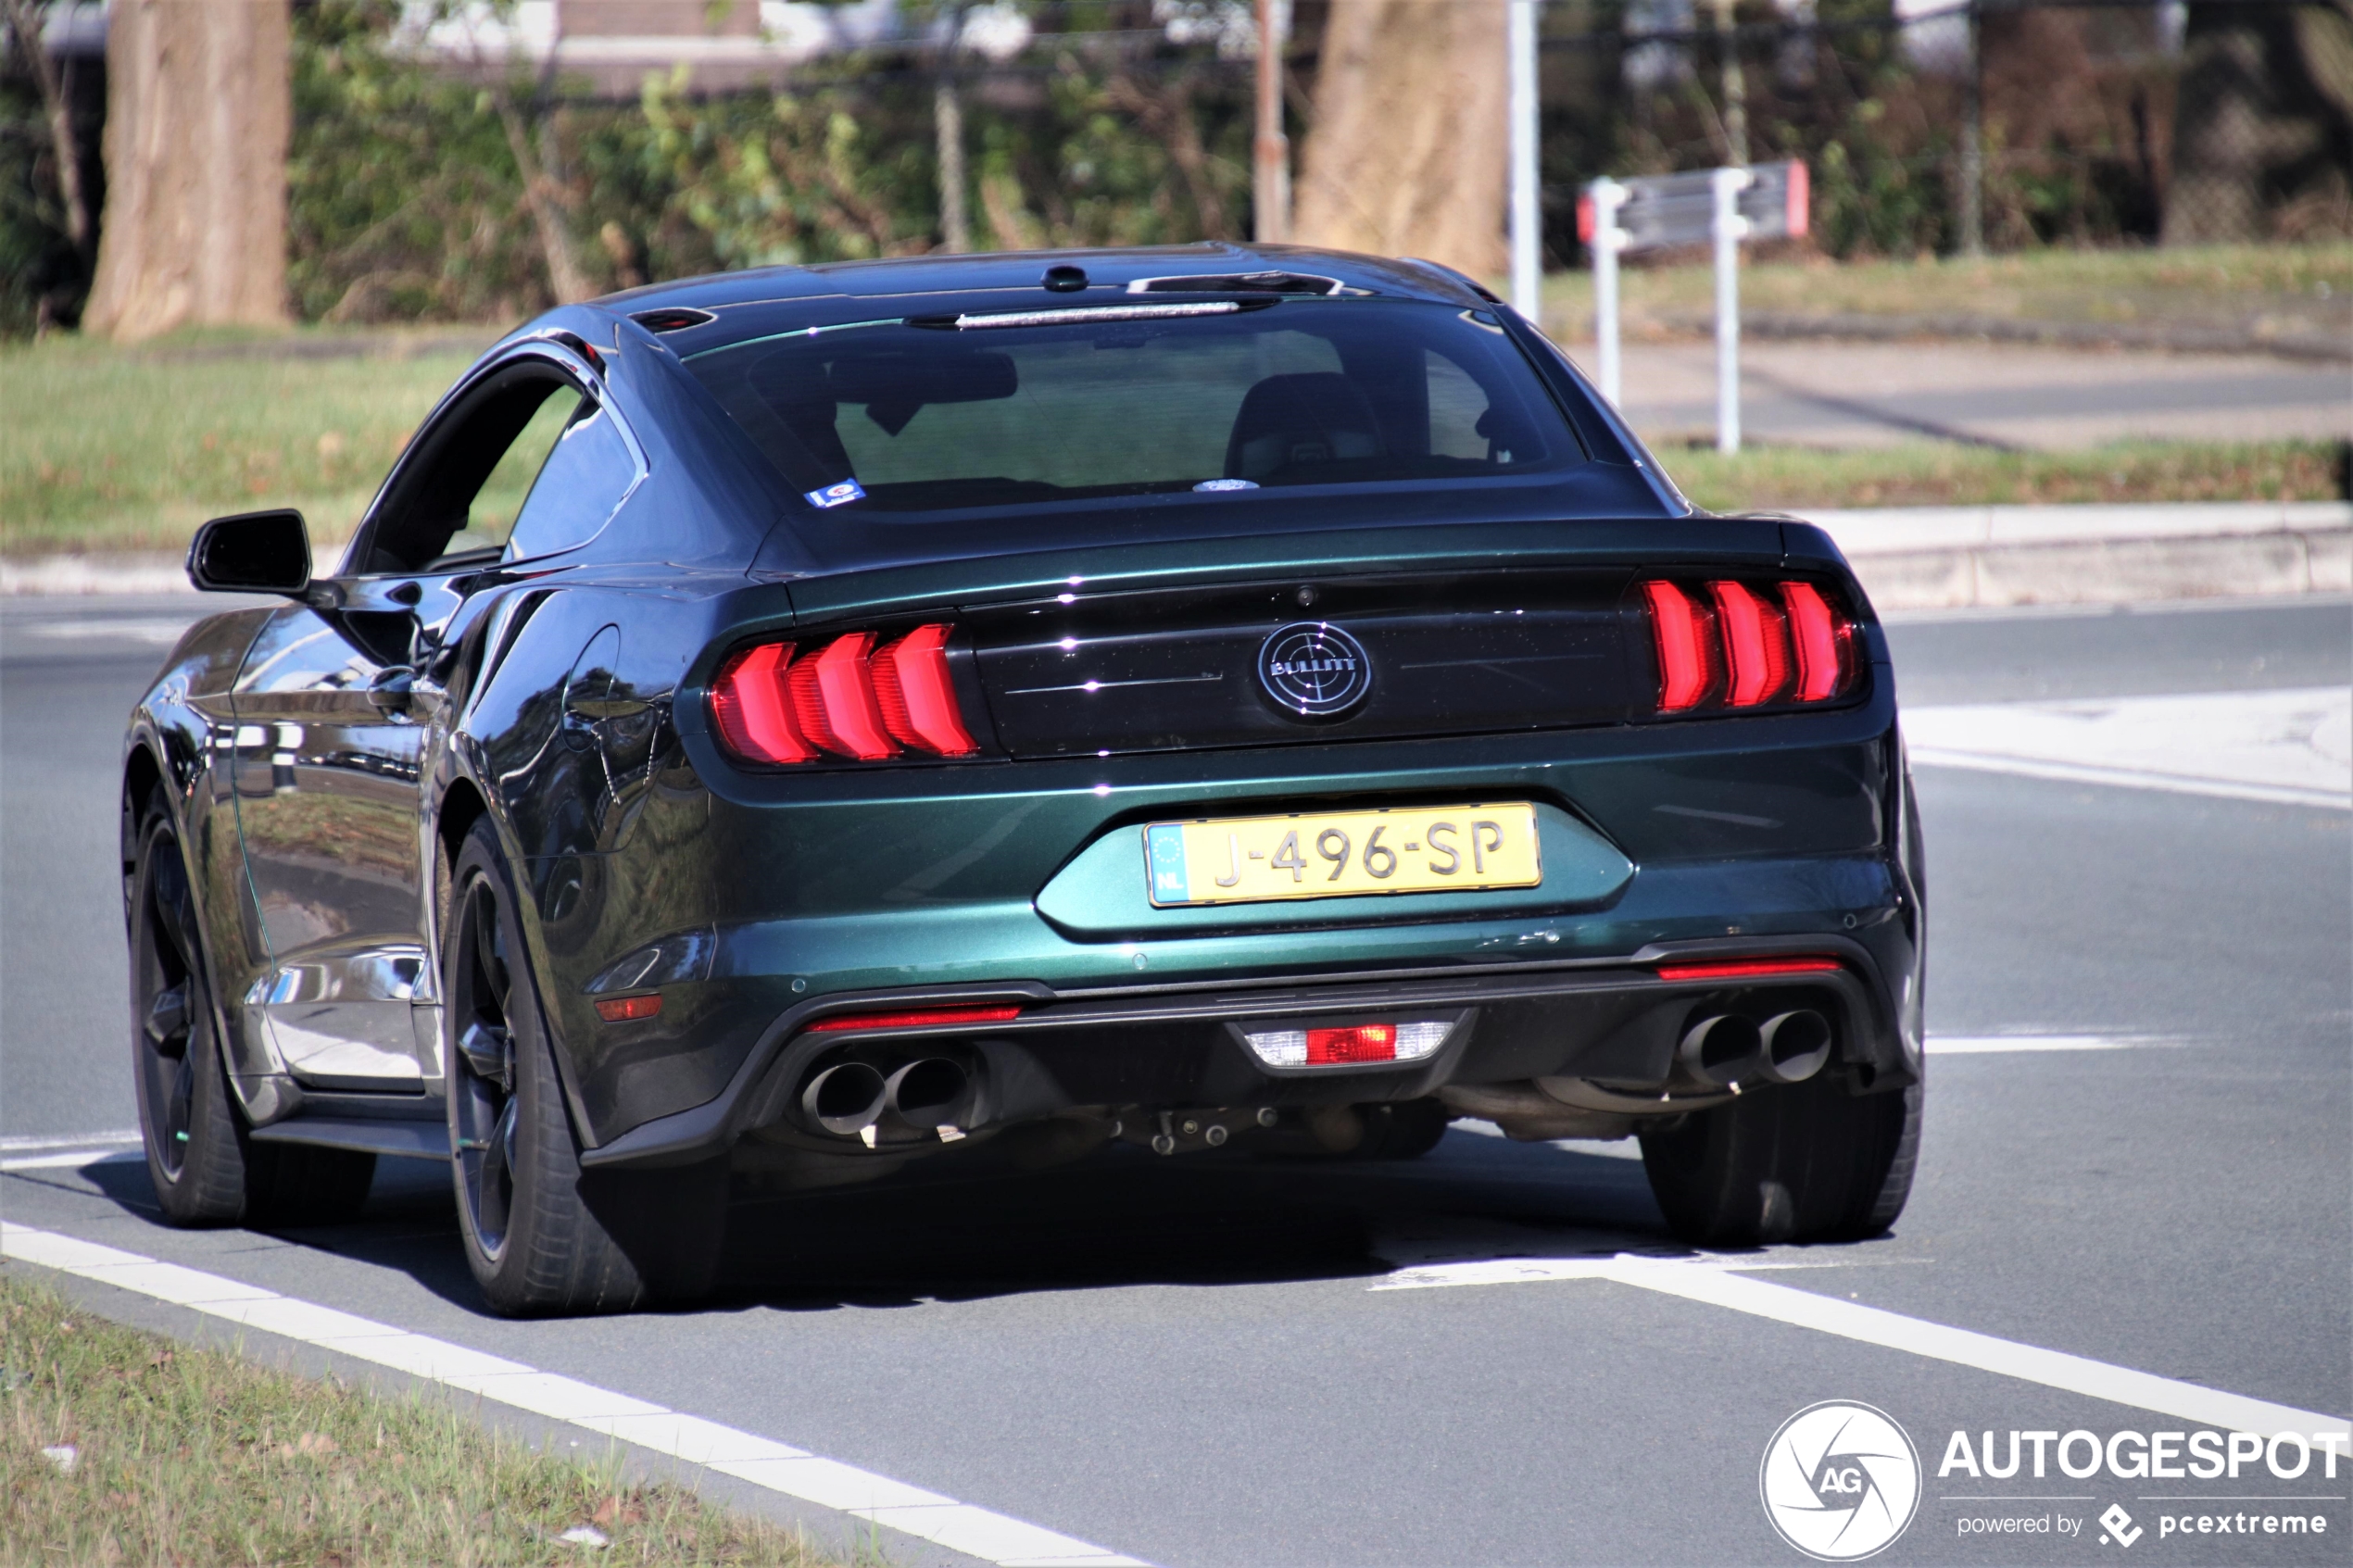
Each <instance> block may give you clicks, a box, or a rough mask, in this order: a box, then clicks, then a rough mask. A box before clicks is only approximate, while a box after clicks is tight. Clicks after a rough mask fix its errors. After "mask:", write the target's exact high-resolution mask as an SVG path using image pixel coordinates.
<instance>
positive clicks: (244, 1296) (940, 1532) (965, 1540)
mask: <svg viewBox="0 0 2353 1568" xmlns="http://www.w3.org/2000/svg"><path fill="white" fill-rule="evenodd" d="M134 1136H135V1135H134ZM0 1257H6V1258H11V1259H16V1260H19V1261H23V1262H27V1263H31V1264H34V1265H36V1266H38V1267H41V1268H44V1269H55V1270H57V1272H58V1273H69V1274H72V1275H74V1276H76V1277H77V1278H80V1279H86V1280H92V1281H94V1282H95V1283H97V1284H100V1285H106V1286H113V1287H114V1288H116V1289H118V1290H128V1291H132V1292H133V1293H135V1294H138V1295H141V1296H146V1297H149V1298H153V1299H156V1300H158V1301H169V1302H170V1303H172V1304H173V1305H175V1306H181V1307H187V1308H190V1309H192V1310H194V1311H199V1312H203V1313H205V1314H206V1315H207V1316H208V1317H216V1318H220V1319H223V1320H225V1321H227V1322H230V1323H240V1324H243V1325H245V1326H246V1327H249V1328H258V1329H263V1330H266V1331H267V1332H269V1333H271V1334H276V1335H281V1336H284V1337H286V1338H288V1339H298V1340H300V1341H302V1342H303V1343H304V1344H307V1345H315V1346H317V1347H319V1348H321V1349H326V1350H333V1351H334V1352H335V1353H336V1354H337V1355H343V1356H349V1357H352V1358H353V1359H355V1360H358V1361H372V1362H374V1363H375V1364H376V1365H378V1366H382V1367H386V1368H389V1369H391V1370H393V1371H395V1372H403V1373H408V1374H411V1375H414V1376H418V1377H423V1378H427V1379H429V1380H431V1381H433V1382H435V1383H439V1384H441V1385H443V1386H445V1387H449V1388H455V1389H458V1390H459V1391H461V1392H464V1393H471V1394H477V1395H479V1396H481V1397H482V1398H483V1399H491V1400H495V1401H496V1402H497V1403H499V1404H502V1405H508V1406H510V1407H512V1408H514V1409H516V1410H521V1411H529V1412H531V1413H532V1414H534V1415H542V1416H547V1417H549V1418H550V1419H553V1420H556V1421H564V1422H570V1423H572V1424H575V1425H579V1426H584V1427H586V1428H587V1429H589V1430H590V1431H593V1432H596V1433H598V1434H600V1435H602V1436H610V1437H613V1438H616V1439H619V1440H621V1441H624V1442H629V1443H635V1444H636V1445H637V1446H639V1447H641V1448H646V1449H653V1450H654V1451H655V1452H657V1453H663V1454H668V1455H670V1456H672V1457H673V1458H675V1459H681V1460H684V1461H686V1462H687V1463H689V1464H700V1465H705V1466H707V1467H709V1468H711V1469H712V1470H716V1471H718V1472H720V1473H721V1474H727V1475H733V1476H736V1477H737V1478H738V1479H740V1480H745V1481H749V1482H750V1483H752V1484H753V1485H754V1486H765V1487H767V1488H769V1489H770V1490H772V1491H775V1492H780V1493H783V1494H784V1495H786V1496H787V1497H791V1498H797V1499H800V1500H802V1501H804V1502H812V1503H815V1504H818V1505H819V1506H821V1507H824V1508H834V1509H839V1510H841V1511H842V1512H846V1513H849V1514H853V1515H855V1516H857V1517H859V1518H861V1519H868V1520H872V1521H873V1522H874V1523H875V1524H886V1525H888V1526H889V1527H890V1528H892V1529H894V1530H899V1531H902V1532H904V1533H905V1534H907V1535H910V1536H914V1537H919V1538H921V1539H923V1540H927V1541H933V1542H936V1543H937V1544H938V1545H940V1546H944V1547H946V1548H948V1549H950V1550H951V1551H961V1552H963V1553H965V1554H967V1555H968V1556H972V1557H977V1558H981V1559H984V1560H986V1561H988V1562H995V1563H999V1564H1002V1565H1003V1568H1021V1565H1035V1568H1143V1565H1142V1564H1141V1562H1139V1560H1138V1559H1136V1558H1133V1557H1126V1556H1122V1555H1121V1554H1119V1553H1118V1552H1114V1551H1109V1550H1106V1549H1103V1548H1101V1547H1099V1546H1093V1545H1090V1544H1088V1542H1086V1541H1082V1540H1078V1539H1076V1538H1075V1537H1070V1536H1065V1535H1062V1534H1060V1533H1058V1532H1056V1531H1053V1530H1049V1529H1046V1528H1044V1527H1042V1526H1040V1525H1037V1524H1028V1523H1026V1521H1023V1520H1019V1519H1013V1518H1009V1517H1008V1516H1006V1515H1004V1514H1001V1513H995V1512H990V1511H989V1510H988V1509H985V1508H975V1507H974V1506H973V1505H972V1504H970V1503H963V1502H958V1501H957V1500H956V1499H953V1498H948V1497H942V1496H940V1495H939V1494H938V1493H937V1492H927V1491H925V1490H924V1489H923V1488H922V1487H920V1486H908V1485H907V1484H906V1483H905V1482H902V1481H894V1480H892V1479H891V1478H890V1477H888V1476H887V1475H877V1474H874V1473H873V1472H871V1471H866V1470H860V1469H858V1468H857V1467H856V1466H854V1465H848V1464H842V1463H840V1462H838V1461H834V1460H830V1459H824V1458H821V1457H820V1456H818V1455H815V1454H812V1453H810V1452H808V1451H807V1450H805V1449H796V1448H792V1447H790V1446H789V1445H786V1444H784V1443H779V1442H775V1441H773V1440H772V1439H770V1438H766V1437H761V1436H756V1435H754V1434H752V1433H749V1432H739V1431H736V1429H735V1428H733V1427H728V1426H722V1425H720V1424H717V1423H716V1422H710V1421H705V1420H703V1419H701V1418H700V1417H699V1416H691V1415H687V1414H685V1413H684V1412H682V1411H673V1410H667V1409H664V1408H663V1407H662V1406H661V1405H656V1404H648V1402H646V1401H645V1400H643V1399H632V1398H630V1397H629V1396H628V1395H626V1394H619V1393H615V1392H613V1391H612V1390H611V1389H609V1388H599V1387H598V1386H595V1385H594V1384H589V1383H583V1382H580V1381H579V1380H577V1379H575V1378H570V1377H563V1376H560V1375H558V1374H554V1373H547V1372H540V1371H538V1370H536V1369H535V1368H532V1367H527V1366H525V1365H523V1364H522V1362H520V1361H508V1360H507V1359H506V1358H504V1357H502V1356H493V1355H488V1354H486V1353H484V1352H483V1351H480V1350H475V1349H471V1348H467V1347H466V1346H463V1345H454V1344H451V1343H450V1342H449V1341H448V1340H446V1339H436V1338H434V1336H431V1335H426V1334H412V1333H410V1332H409V1330H407V1329H402V1328H395V1327H393V1326H392V1325H391V1324H389V1323H376V1322H374V1321H372V1320H371V1319H368V1318H362V1317H356V1316H354V1315H353V1314H351V1313H349V1312H344V1311H336V1310H335V1309H333V1308H332V1307H322V1306H320V1305H318V1304H316V1303H314V1302H309V1301H301V1300H296V1299H295V1298H291V1297H286V1296H281V1295H279V1294H278V1293H277V1292H275V1291H272V1290H265V1289H262V1288H261V1287H259V1286H252V1285H247V1284H245V1283H244V1282H242V1281H239V1280H233V1279H229V1278H226V1277H224V1276H222V1275H220V1274H213V1273H205V1272H204V1271H203V1270H201V1269H191V1268H186V1267H183V1266H182V1265H181V1264H178V1263H166V1262H162V1261H158V1260H157V1259H154V1258H145V1257H142V1256H140V1255H139V1254H138V1253H135V1252H125V1251H122V1250H120V1249H119V1248H112V1247H102V1246H100V1245H99V1244H97V1243H96V1242H92V1241H83V1240H82V1239H81V1238H80V1237H78V1236H67V1235H63V1234H61V1233H59V1232H57V1231H45V1230H39V1229H36V1228H34V1227H33V1226H31V1225H19V1224H11V1223H6V1222H0Z"/></svg>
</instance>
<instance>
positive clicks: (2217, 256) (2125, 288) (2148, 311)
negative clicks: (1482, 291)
mask: <svg viewBox="0 0 2353 1568" xmlns="http://www.w3.org/2000/svg"><path fill="white" fill-rule="evenodd" d="M1768 254H1769V253H1768ZM1714 290H1715V282H1714V274H1713V272H1712V271H1711V270H1710V269H1709V266H1708V263H1707V260H1706V258H1705V256H1701V257H1697V258H1695V259H1686V258H1683V257H1680V256H1677V257H1668V258H1667V259H1666V260H1665V261H1664V262H1663V263H1661V264H1657V265H1652V264H1646V263H1640V262H1629V264H1628V265H1627V266H1626V268H1625V270H1623V271H1622V273H1621V274H1620V282H1619V289H1618V295H1619V298H1618V309H1619V313H1620V320H1621V321H1622V322H1623V324H1624V330H1625V331H1626V332H1628V333H1629V335H1642V333H1644V332H1655V331H1661V330H1664V329H1665V327H1666V326H1667V321H1668V320H1669V319H1670V318H1681V319H1683V320H1691V319H1692V318H1695V317H1705V316H1706V315H1707V314H1708V313H1709V312H1710V311H1711V310H1713V308H1714V301H1715V293H1714ZM1741 308H1742V309H1743V310H1745V311H1779V312H1782V313H1785V314H1789V315H1795V316H1824V315H1837V314H1853V315H1865V316H1915V317H1931V318H1933V317H1955V316H1975V317H1990V318H1994V319H1995V320H2018V321H2080V322H2095V323H2098V324H2100V325H2103V326H2115V325H2131V326H2136V327H2183V328H2195V329H2199V330H2204V331H2214V330H2227V331H2234V332H2246V333H2248V334H2251V335H2259V336H2262V335H2280V334H2286V335H2295V336H2304V337H2322V338H2328V337H2334V340H2335V341H2337V342H2339V343H2342V342H2344V341H2346V340H2347V338H2348V337H2353V246H2347V245H2342V244H2332V245H2183V246H2173V247H2163V248H2156V249H2145V250H2065V249H2057V248H2054V249H2046V250H2030V251H2019V252H2014V253H2011V254H2008V255H2004V256H1987V257H1976V258H1974V259H1971V258H1968V257H1922V258H1921V259H1919V260H1918V261H1848V262H1837V261H1832V260H1831V259H1830V258H1829V257H1821V256H1807V257H1801V258H1793V259H1761V260H1752V261H1750V262H1749V263H1748V264H1747V265H1745V266H1743V268H1742V269H1741ZM1544 320H1545V322H1546V325H1547V326H1548V327H1549V328H1551V329H1552V330H1553V331H1554V332H1555V333H1556V334H1558V335H1560V336H1561V338H1562V341H1564V342H1567V341H1569V340H1571V339H1574V340H1578V341H1583V340H1584V339H1587V338H1589V337H1591V336H1592V330H1593V275H1592V272H1590V271H1575V272H1558V273H1554V275H1552V276H1551V277H1550V278H1547V279H1546V280H1545V284H1544Z"/></svg>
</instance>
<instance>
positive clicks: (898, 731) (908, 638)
mask: <svg viewBox="0 0 2353 1568" xmlns="http://www.w3.org/2000/svg"><path fill="white" fill-rule="evenodd" d="M949 630H950V628H948V627H946V626H918V627H916V628H915V629H914V630H913V631H912V632H910V633H907V634H906V635H905V636H903V637H901V638H900V639H899V640H898V641H897V642H895V643H893V644H891V645H890V646H888V647H887V648H885V649H883V650H882V652H880V653H878V654H876V655H875V659H874V671H875V706H876V707H877V708H878V709H881V712H882V721H883V728H885V729H887V730H888V731H889V732H890V733H891V734H892V735H894V736H895V737H897V738H898V740H899V741H900V744H901V745H904V746H910V747H912V748H913V749H914V750H917V751H928V752H931V753H932V754H933V755H935V756H938V757H969V756H971V755H972V754H973V753H974V752H975V751H978V750H979V749H980V747H979V746H977V745H976V744H975V743H974V741H973V737H972V734H971V733H970V732H968V731H967V730H966V729H965V728H964V718H963V714H962V713H960V712H958V711H957V709H956V688H955V687H954V686H953V685H952V684H950V682H949V678H948V633H949Z"/></svg>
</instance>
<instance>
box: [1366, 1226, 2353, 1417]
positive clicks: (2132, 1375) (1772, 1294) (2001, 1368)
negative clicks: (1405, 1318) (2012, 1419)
mask: <svg viewBox="0 0 2353 1568" xmlns="http://www.w3.org/2000/svg"><path fill="white" fill-rule="evenodd" d="M1743 1261H1744V1260H1742V1259H1737V1258H1711V1259H1709V1260H1707V1261H1685V1260H1681V1259H1668V1258H1641V1257H1635V1256H1632V1255H1630V1254H1627V1253H1620V1254H1618V1255H1617V1256H1616V1257H1614V1258H1509V1259H1496V1260H1492V1261H1483V1262H1470V1263H1447V1264H1438V1265H1435V1266H1425V1267H1420V1268H1408V1269H1400V1270H1398V1271H1397V1272H1396V1273H1392V1274H1390V1275H1389V1276H1387V1277H1386V1278H1384V1279H1382V1280H1380V1281H1378V1282H1377V1283H1376V1284H1374V1286H1372V1288H1373V1289H1375V1290H1416V1289H1420V1290H1428V1289H1439V1288H1444V1287H1447V1286H1471V1285H1508V1284H1518V1283H1523V1282H1534V1281H1539V1280H1564V1279H1598V1280H1606V1281H1608V1282H1610V1283H1612V1284H1615V1285H1628V1286H1634V1287H1636V1288H1637V1289H1641V1290H1654V1291H1657V1292H1658V1293H1659V1294H1661V1295H1665V1296H1677V1297H1680V1298H1683V1299H1684V1300H1687V1301H1696V1302H1700V1303H1702V1304H1704V1305H1706V1306H1711V1307H1722V1308H1726V1309H1728V1310H1729V1311H1735V1312H1744V1313H1746V1314H1748V1315H1749V1316H1751V1317H1760V1318H1769V1319H1771V1320H1772V1321H1774V1322H1776V1323H1789V1324H1791V1325H1793V1326H1794V1327H1798V1328H1810V1329H1814V1330H1816V1331H1817V1332H1818V1333H1822V1334H1831V1335H1836V1336H1839V1337H1840V1338H1842V1339H1853V1340H1856V1341H1859V1342H1861V1343H1863V1344H1866V1345H1877V1346H1881V1347H1882V1348H1886V1349H1890V1350H1902V1351H1904V1352H1906V1354H1908V1355H1914V1356H1923V1357H1926V1358H1928V1359H1929V1360H1931V1361H1951V1362H1954V1363H1955V1364H1957V1365H1960V1366H1966V1367H1972V1368H1975V1369H1976V1370H1978V1371H1980V1372H1990V1373H1994V1374H1997V1375H1999V1376H2003V1377H2014V1378H2017V1379H2019V1380H2020V1381H2021V1382H2026V1383H2039V1384H2041V1385H2042V1386H2045V1387H2046V1388H2057V1389H2059V1390H2061V1391H2063V1392H2066V1393H2070V1394H2083V1395H2088V1396H2089V1397H2091V1398H2092V1399H2106V1400H2108V1401H2109V1402H2110V1403H2112V1404H2120V1405H2129V1406H2131V1407H2133V1409H2135V1410H2145V1411H2155V1412H2156V1413H2158V1414H2159V1415H2170V1416H2175V1417H2178V1418H2180V1419H2182V1420H2183V1421H2195V1422H2198V1423H2201V1424H2205V1425H2208V1426H2214V1427H2220V1428H2221V1429H2223V1430H2226V1431H2233V1432H2251V1433H2255V1434H2257V1435H2259V1436H2266V1437H2268V1436H2272V1435H2273V1434H2276V1433H2280V1432H2296V1433H2300V1434H2303V1435H2304V1436H2308V1437H2309V1436H2318V1435H2321V1434H2323V1433H2336V1434H2347V1432H2348V1427H2353V1423H2348V1422H2347V1420H2346V1418H2345V1417H2343V1416H2341V1415H2322V1414H2321V1413H2319V1412H2317V1411H2301V1410H2296V1409H2295V1408H2294V1407H2293V1406H2289V1405H2277V1404H2272V1403H2271V1402H2270V1401H2268V1400H2264V1399H2249V1398H2247V1397H2246V1395H2243V1394H2233V1393H2230V1392H2227V1391H2226V1390H2223V1389H2220V1388H2208V1387H2206V1386H2202V1385H2200V1384H2196V1383H2183V1382H2181V1381H2178V1380H2177V1379H2174V1378H2170V1377H2158V1376H2157V1375H2156V1374H2153V1373H2145V1372H2136V1371H2134V1370H2133V1368H2131V1367H2121V1366H2116V1365H2113V1364H2112V1363H2110V1362H2108V1361H2094V1360H2092V1359H2091V1358H2089V1357H2087V1356H2076V1355H2070V1354H2069V1353H2068V1352H2066V1351H2064V1350H2046V1349H2044V1348H2041V1347H2040V1346H2036V1345H2027V1344H2023V1343H2021V1342H2020V1341H2018V1340H2015V1339H2003V1338H1999V1337H1997V1336H1994V1335H1990V1334H1980V1333H1978V1332H1976V1331H1975V1330H1973V1329H1966V1328H1954V1327H1951V1326H1949V1325H1947V1324H1944V1323H1931V1322H1929V1321H1928V1320H1927V1319H1925V1318H1915V1317H1909V1316H1906V1314H1904V1313H1902V1312H1891V1311H1887V1310H1886V1309H1885V1308H1882V1307H1866V1306H1864V1305H1862V1304H1861V1303H1859V1302H1856V1301H1842V1300H1840V1299H1838V1298H1836V1297H1833V1296H1823V1295H1819V1294H1818V1293H1816V1292H1814V1291H1811V1290H1801V1289H1798V1288H1797V1287H1796V1286H1788V1285H1776V1284H1773V1283H1772V1282H1770V1281H1768V1280H1761V1279H1752V1278H1749V1277H1748V1276H1747V1275H1746V1274H1745V1273H1743V1272H1741V1269H1742V1265H1743ZM1751 1266H1754V1267H1759V1268H1770V1267H1774V1266H1775V1265H1774V1264H1772V1263H1771V1262H1769V1261H1764V1260H1758V1261H1755V1263H1754V1264H1753V1265H1751Z"/></svg>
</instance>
